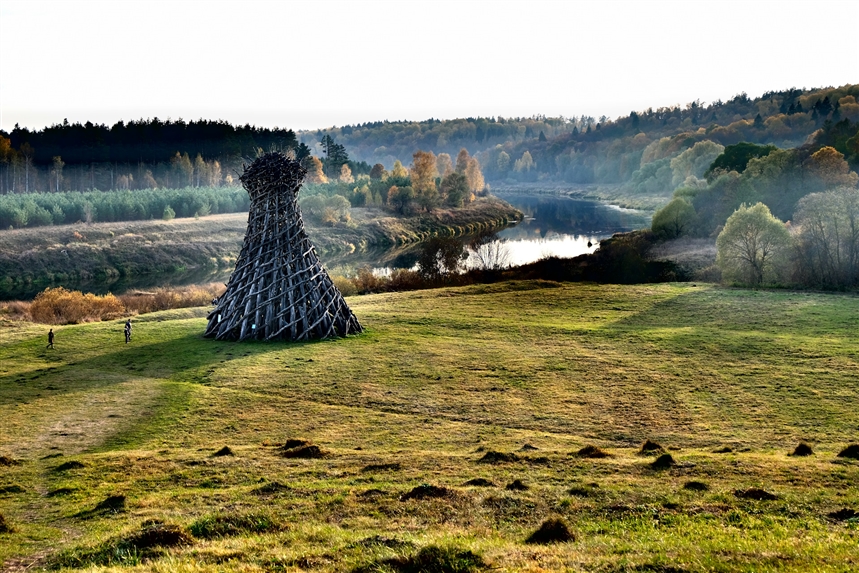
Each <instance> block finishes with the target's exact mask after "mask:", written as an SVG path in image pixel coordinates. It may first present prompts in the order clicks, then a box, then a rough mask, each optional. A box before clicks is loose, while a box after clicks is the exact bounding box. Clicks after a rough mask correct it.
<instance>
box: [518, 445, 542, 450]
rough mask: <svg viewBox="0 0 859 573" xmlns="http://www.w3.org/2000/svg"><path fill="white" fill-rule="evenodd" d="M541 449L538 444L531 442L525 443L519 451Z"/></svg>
mask: <svg viewBox="0 0 859 573" xmlns="http://www.w3.org/2000/svg"><path fill="white" fill-rule="evenodd" d="M539 449H540V448H538V447H536V446H532V445H531V444H525V445H524V446H522V447H521V448H519V451H520V452H536V451H537V450H539Z"/></svg>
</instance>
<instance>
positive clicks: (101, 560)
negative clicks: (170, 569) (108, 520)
mask: <svg viewBox="0 0 859 573" xmlns="http://www.w3.org/2000/svg"><path fill="white" fill-rule="evenodd" d="M191 543H193V539H192V538H191V537H190V536H189V535H188V533H187V532H186V531H185V530H184V529H182V528H181V527H179V526H177V525H171V524H165V523H160V522H150V523H145V524H143V526H141V527H140V529H138V530H137V531H135V532H133V533H130V534H128V535H125V536H122V537H116V538H113V539H109V540H107V541H105V542H103V543H100V544H98V545H96V546H93V547H86V546H84V547H77V548H73V549H68V550H65V551H62V552H60V553H59V554H57V555H56V556H55V557H54V558H53V559H51V561H50V565H51V566H52V568H54V569H59V568H63V567H71V568H75V569H80V568H84V567H98V566H133V565H139V564H141V563H142V562H144V561H145V560H147V559H150V558H153V557H156V556H158V555H160V554H161V552H160V550H161V549H162V548H170V547H179V546H182V545H190V544H191Z"/></svg>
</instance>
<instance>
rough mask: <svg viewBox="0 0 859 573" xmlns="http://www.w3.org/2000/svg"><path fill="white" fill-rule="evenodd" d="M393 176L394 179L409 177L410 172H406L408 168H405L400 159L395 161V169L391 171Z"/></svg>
mask: <svg viewBox="0 0 859 573" xmlns="http://www.w3.org/2000/svg"><path fill="white" fill-rule="evenodd" d="M391 175H392V176H394V177H408V176H409V172H408V171H406V168H405V167H403V164H402V163H400V160H399V159H397V160H396V161H394V168H393V169H392V170H391Z"/></svg>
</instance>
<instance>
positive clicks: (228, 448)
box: [212, 446, 236, 458]
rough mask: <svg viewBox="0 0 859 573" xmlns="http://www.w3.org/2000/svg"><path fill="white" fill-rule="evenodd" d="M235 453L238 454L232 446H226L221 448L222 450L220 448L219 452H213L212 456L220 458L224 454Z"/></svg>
mask: <svg viewBox="0 0 859 573" xmlns="http://www.w3.org/2000/svg"><path fill="white" fill-rule="evenodd" d="M234 455H236V454H234V453H233V450H232V449H230V446H224V447H223V448H221V449H220V450H218V451H217V452H215V453H214V454H212V457H213V458H220V457H223V456H234Z"/></svg>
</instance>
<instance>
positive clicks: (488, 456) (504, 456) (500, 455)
mask: <svg viewBox="0 0 859 573" xmlns="http://www.w3.org/2000/svg"><path fill="white" fill-rule="evenodd" d="M518 459H519V456H517V455H516V454H514V453H512V452H511V453H505V452H496V451H492V450H490V451H488V452H486V453H485V454H483V456H482V457H481V458H480V459H479V460H477V461H478V462H479V463H481V464H503V463H509V462H515V461H517V460H518Z"/></svg>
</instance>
